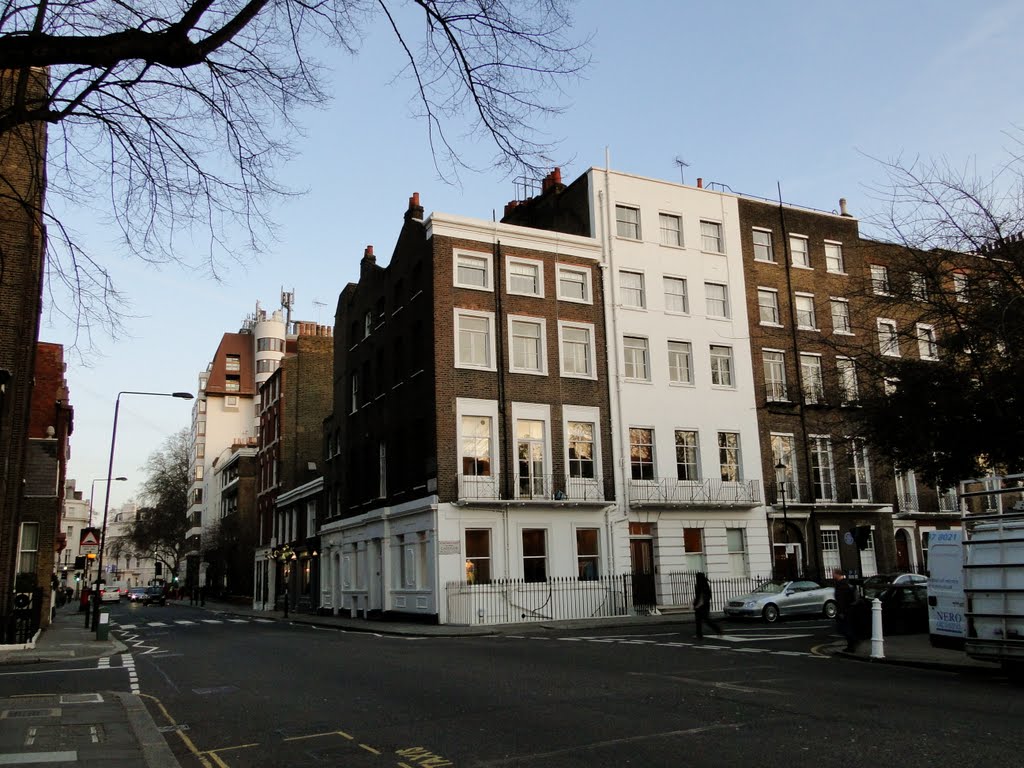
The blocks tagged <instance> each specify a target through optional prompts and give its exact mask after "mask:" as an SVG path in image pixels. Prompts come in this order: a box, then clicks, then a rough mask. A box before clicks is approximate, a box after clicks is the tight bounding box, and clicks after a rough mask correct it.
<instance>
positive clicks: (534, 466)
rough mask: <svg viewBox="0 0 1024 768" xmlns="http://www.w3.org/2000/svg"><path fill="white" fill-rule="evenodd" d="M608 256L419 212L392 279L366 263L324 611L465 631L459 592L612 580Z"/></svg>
mask: <svg viewBox="0 0 1024 768" xmlns="http://www.w3.org/2000/svg"><path fill="white" fill-rule="evenodd" d="M599 256H600V250H599V247H598V245H597V243H596V242H595V241H594V240H592V239H590V238H587V237H579V236H573V235H566V234H561V233H553V232H543V231H540V230H535V229H529V228H526V227H518V226H509V225H505V224H496V223H494V222H489V221H480V220H476V219H469V218H463V217H458V216H451V215H447V214H440V213H436V212H435V213H434V214H433V215H432V216H431V217H430V218H428V219H424V213H423V208H422V206H421V205H420V203H419V196H418V195H413V197H412V198H411V199H410V201H409V207H408V210H407V211H406V213H405V222H404V225H403V227H402V230H401V233H400V234H399V237H398V241H397V244H396V246H395V249H394V252H393V254H392V257H391V260H390V262H389V264H388V265H387V266H381V265H379V264H378V263H377V260H376V256H375V254H374V252H373V248H372V247H368V248H367V249H366V252H365V253H364V256H363V259H362V261H361V264H360V277H359V282H358V283H357V284H350V285H348V286H346V288H345V289H344V290H343V291H342V292H341V295H340V297H339V300H338V308H337V313H336V316H335V328H336V329H337V332H336V335H335V355H334V411H333V414H332V416H331V418H330V419H328V421H327V422H326V425H325V429H326V438H327V461H326V471H325V474H324V497H325V499H326V501H327V504H326V509H325V512H324V518H323V522H322V524H321V527H320V543H321V546H322V549H321V553H322V554H321V558H320V560H321V589H322V591H323V593H324V599H323V605H324V606H325V607H330V608H331V609H332V610H334V611H344V612H346V613H351V614H358V615H375V614H401V615H404V616H407V617H419V618H421V619H426V620H433V621H440V622H442V623H445V622H448V621H466V620H468V618H467V617H464V616H462V617H459V616H455V615H453V614H454V613H457V612H458V611H460V610H461V607H460V605H458V604H457V603H458V600H453V599H446V598H450V594H449V593H448V592H447V590H448V589H449V587H450V586H451V585H458V584H463V585H464V584H466V583H467V582H468V583H476V584H482V583H491V582H498V581H500V580H503V579H513V580H517V581H519V582H525V583H530V582H544V581H546V580H548V579H549V578H551V577H572V578H575V577H577V576H579V575H582V574H583V573H585V572H586V573H588V574H593V575H597V574H608V573H613V572H615V567H614V565H613V560H612V558H613V557H614V549H613V545H612V544H611V543H610V542H611V536H610V528H611V526H610V524H609V520H608V515H609V514H610V513H611V512H612V511H613V510H614V491H613V488H614V484H613V471H612V445H611V431H610V428H609V423H610V421H609V418H608V414H609V401H608V382H607V373H606V372H607V357H606V354H607V352H606V350H607V343H606V339H605V331H604V322H603V318H604V302H603V296H604V289H603V276H602V273H601V270H600V268H599ZM507 608H508V606H495V610H505V609H507ZM481 610H484V609H481ZM516 610H517V611H522V610H523V608H522V607H519V608H516ZM526 610H534V609H533V608H527V609H526ZM473 620H474V621H476V620H481V621H487V620H493V618H492V617H490V616H483V617H476V615H475V614H474V618H473Z"/></svg>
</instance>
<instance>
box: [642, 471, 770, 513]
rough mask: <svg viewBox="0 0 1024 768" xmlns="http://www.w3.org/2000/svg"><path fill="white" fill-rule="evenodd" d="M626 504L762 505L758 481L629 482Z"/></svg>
mask: <svg viewBox="0 0 1024 768" xmlns="http://www.w3.org/2000/svg"><path fill="white" fill-rule="evenodd" d="M629 503H630V504H634V505H637V504H651V505H667V506H676V505H678V506H706V505H708V504H724V505H729V506H736V507H745V506H756V505H757V504H760V503H761V483H760V482H758V481H757V480H743V481H737V482H729V481H726V480H692V481H690V480H676V479H674V478H672V479H664V478H663V479H654V480H630V481H629Z"/></svg>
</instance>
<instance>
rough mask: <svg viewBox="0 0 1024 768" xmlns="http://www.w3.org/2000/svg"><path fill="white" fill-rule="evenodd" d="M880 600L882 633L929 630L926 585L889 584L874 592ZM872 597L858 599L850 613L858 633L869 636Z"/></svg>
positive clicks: (894, 633) (904, 633)
mask: <svg viewBox="0 0 1024 768" xmlns="http://www.w3.org/2000/svg"><path fill="white" fill-rule="evenodd" d="M875 596H876V597H877V598H878V599H879V600H880V601H881V603H882V634H883V635H915V634H919V633H924V632H927V631H928V586H927V585H926V584H890V585H889V586H887V587H884V588H882V589H881V591H879V592H876V593H875ZM871 606H872V600H858V601H857V602H856V604H855V605H854V609H853V615H854V623H855V626H856V629H857V634H858V635H860V636H861V637H871V616H872V614H871Z"/></svg>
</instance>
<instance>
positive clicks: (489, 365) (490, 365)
mask: <svg viewBox="0 0 1024 768" xmlns="http://www.w3.org/2000/svg"><path fill="white" fill-rule="evenodd" d="M454 315H455V367H456V368H467V369H470V370H475V371H497V370H498V366H497V359H496V357H497V354H496V351H495V338H494V313H493V312H480V311H477V310H472V309H461V308H459V307H456V308H455V310H454ZM463 317H471V318H478V319H480V318H482V319H485V320H486V321H487V362H485V363H484V364H478V363H464V362H462V360H461V358H462V345H461V344H460V343H459V336H460V333H459V330H460V329H459V321H460V319H461V318H463Z"/></svg>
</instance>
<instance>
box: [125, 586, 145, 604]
mask: <svg viewBox="0 0 1024 768" xmlns="http://www.w3.org/2000/svg"><path fill="white" fill-rule="evenodd" d="M145 597H146V588H145V587H132V588H131V589H129V590H128V602H129V603H141V602H142V600H143V598H145Z"/></svg>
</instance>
